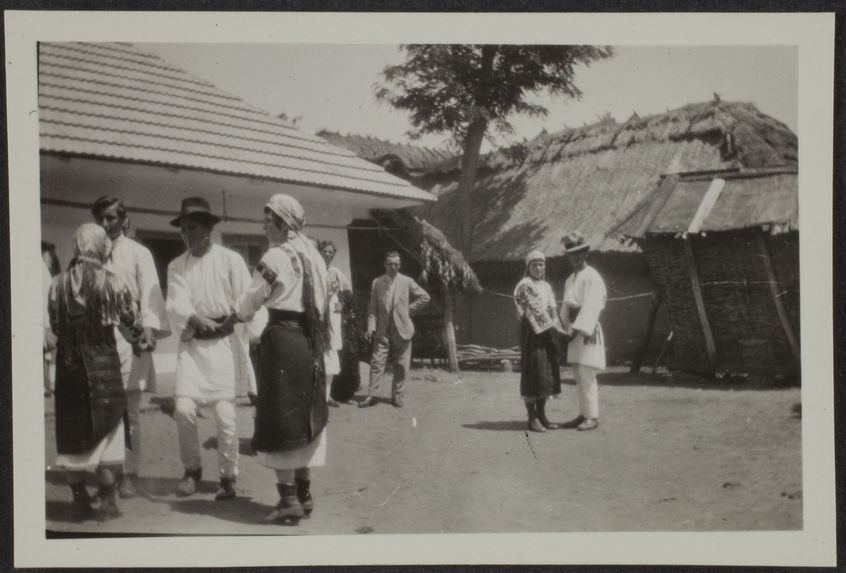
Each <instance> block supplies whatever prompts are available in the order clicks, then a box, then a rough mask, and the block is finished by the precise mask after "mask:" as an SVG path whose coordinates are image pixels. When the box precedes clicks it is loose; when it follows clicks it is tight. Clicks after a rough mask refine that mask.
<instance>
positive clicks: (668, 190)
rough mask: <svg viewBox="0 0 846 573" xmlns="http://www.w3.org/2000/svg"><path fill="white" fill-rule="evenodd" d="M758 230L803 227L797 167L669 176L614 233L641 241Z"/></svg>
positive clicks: (788, 229)
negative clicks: (687, 233) (689, 234)
mask: <svg viewBox="0 0 846 573" xmlns="http://www.w3.org/2000/svg"><path fill="white" fill-rule="evenodd" d="M715 182H717V183H722V185H721V186H720V189H718V190H717V193H718V195H717V197H716V199H714V196H713V194H712V193H713V191H712V193H711V194H709V189H710V190H713V189H714V187H713V186H714V183H715ZM709 195H710V196H709ZM693 227H695V229H694V228H693ZM754 227H764V228H766V229H768V230H769V231H770V232H771V233H773V234H776V233H784V232H788V231H793V230H797V229H798V228H799V175H798V172H797V170H796V167H795V166H793V167H775V168H772V167H771V168H751V169H736V170H731V171H725V172H710V173H687V174H680V175H677V176H668V177H665V178H664V179H663V180H662V182H661V184H660V185H658V186H656V188H655V189H654V191H653V192H652V193H650V194H648V195H647V196H646V197H645V198H644V199H643V201H642V202H641V203H640V205H639V206H638V207H637V208H635V210H634V211H633V212H632V214H631V216H630V217H628V218H627V219H625V220H623V221H622V222H621V223H620V225H618V226H617V227H615V228H614V229H612V230H611V231H610V232H609V234H610V235H612V236H618V237H620V238H629V239H634V240H637V239H642V238H643V237H645V236H647V235H663V234H677V233H685V232H702V233H706V232H712V231H736V230H741V229H751V228H754Z"/></svg>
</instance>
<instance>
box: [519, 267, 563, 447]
mask: <svg viewBox="0 0 846 573" xmlns="http://www.w3.org/2000/svg"><path fill="white" fill-rule="evenodd" d="M545 276H546V257H545V256H544V254H543V253H542V252H540V251H538V250H533V251H532V252H530V253H529V254H528V255H527V256H526V273H525V276H524V277H523V279H522V280H520V282H519V283H517V287H516V288H515V289H514V301H515V302H516V304H517V313H518V315H519V316H520V395H521V396H522V397H523V401H524V402H525V403H526V410H527V412H528V414H529V429H530V430H532V431H534V432H545V431H546V430H554V429H556V428H557V427H558V426H557V425H556V424H553V423H551V422H550V421H549V420H548V419H547V417H546V401H547V400H548V399H549V398H550V397H552V396H557V395H558V394H560V393H561V375H560V372H559V362H558V351H557V346H556V339H555V337H556V336H557V334H556V331H557V332H558V333H562V334H563V332H564V329H563V327H562V326H561V322H560V321H559V319H558V312H557V307H556V304H555V296H554V295H553V293H552V287H551V286H550V285H549V283H548V282H546V280H544V278H545Z"/></svg>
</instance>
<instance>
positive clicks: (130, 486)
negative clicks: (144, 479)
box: [118, 473, 138, 499]
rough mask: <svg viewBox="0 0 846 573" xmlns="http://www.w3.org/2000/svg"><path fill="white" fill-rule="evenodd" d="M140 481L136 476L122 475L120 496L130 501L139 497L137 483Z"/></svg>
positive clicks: (119, 489) (119, 488)
mask: <svg viewBox="0 0 846 573" xmlns="http://www.w3.org/2000/svg"><path fill="white" fill-rule="evenodd" d="M137 479H138V476H137V475H136V474H127V473H121V475H120V479H119V480H118V483H119V484H120V485H119V486H118V494H120V497H121V498H122V499H129V498H132V497H136V496H137V495H138V490H137V489H136V487H135V481H136V480H137Z"/></svg>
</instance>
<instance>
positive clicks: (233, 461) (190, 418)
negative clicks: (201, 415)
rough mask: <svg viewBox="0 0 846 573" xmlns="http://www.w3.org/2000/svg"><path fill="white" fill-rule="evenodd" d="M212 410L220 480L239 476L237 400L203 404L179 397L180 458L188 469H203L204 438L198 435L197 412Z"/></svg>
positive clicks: (177, 402) (177, 408) (211, 401)
mask: <svg viewBox="0 0 846 573" xmlns="http://www.w3.org/2000/svg"><path fill="white" fill-rule="evenodd" d="M204 406H211V407H212V408H213V409H214V421H215V424H216V426H217V469H218V473H219V474H220V477H230V478H234V477H236V476H237V475H238V432H237V426H236V415H235V400H234V399H215V400H199V399H194V398H188V397H186V396H177V397H176V411H175V412H174V416H173V417H174V419H175V420H176V427H177V430H178V432H179V455H180V457H181V458H182V465H184V466H185V469H197V468H201V467H202V465H203V464H202V462H201V460H200V438H199V435H198V433H197V408H198V407H204Z"/></svg>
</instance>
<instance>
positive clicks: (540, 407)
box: [535, 399, 558, 430]
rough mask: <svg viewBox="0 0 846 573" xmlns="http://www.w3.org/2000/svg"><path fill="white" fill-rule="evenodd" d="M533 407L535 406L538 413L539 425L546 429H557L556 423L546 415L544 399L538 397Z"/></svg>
mask: <svg viewBox="0 0 846 573" xmlns="http://www.w3.org/2000/svg"><path fill="white" fill-rule="evenodd" d="M535 408H536V410H537V413H538V420H540V423H541V425H543V427H544V428H546V429H547V430H557V429H558V424H553V423H552V422H550V421H549V420H548V419H547V417H546V400H545V399H539V400H538V401H537V402H535Z"/></svg>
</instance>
